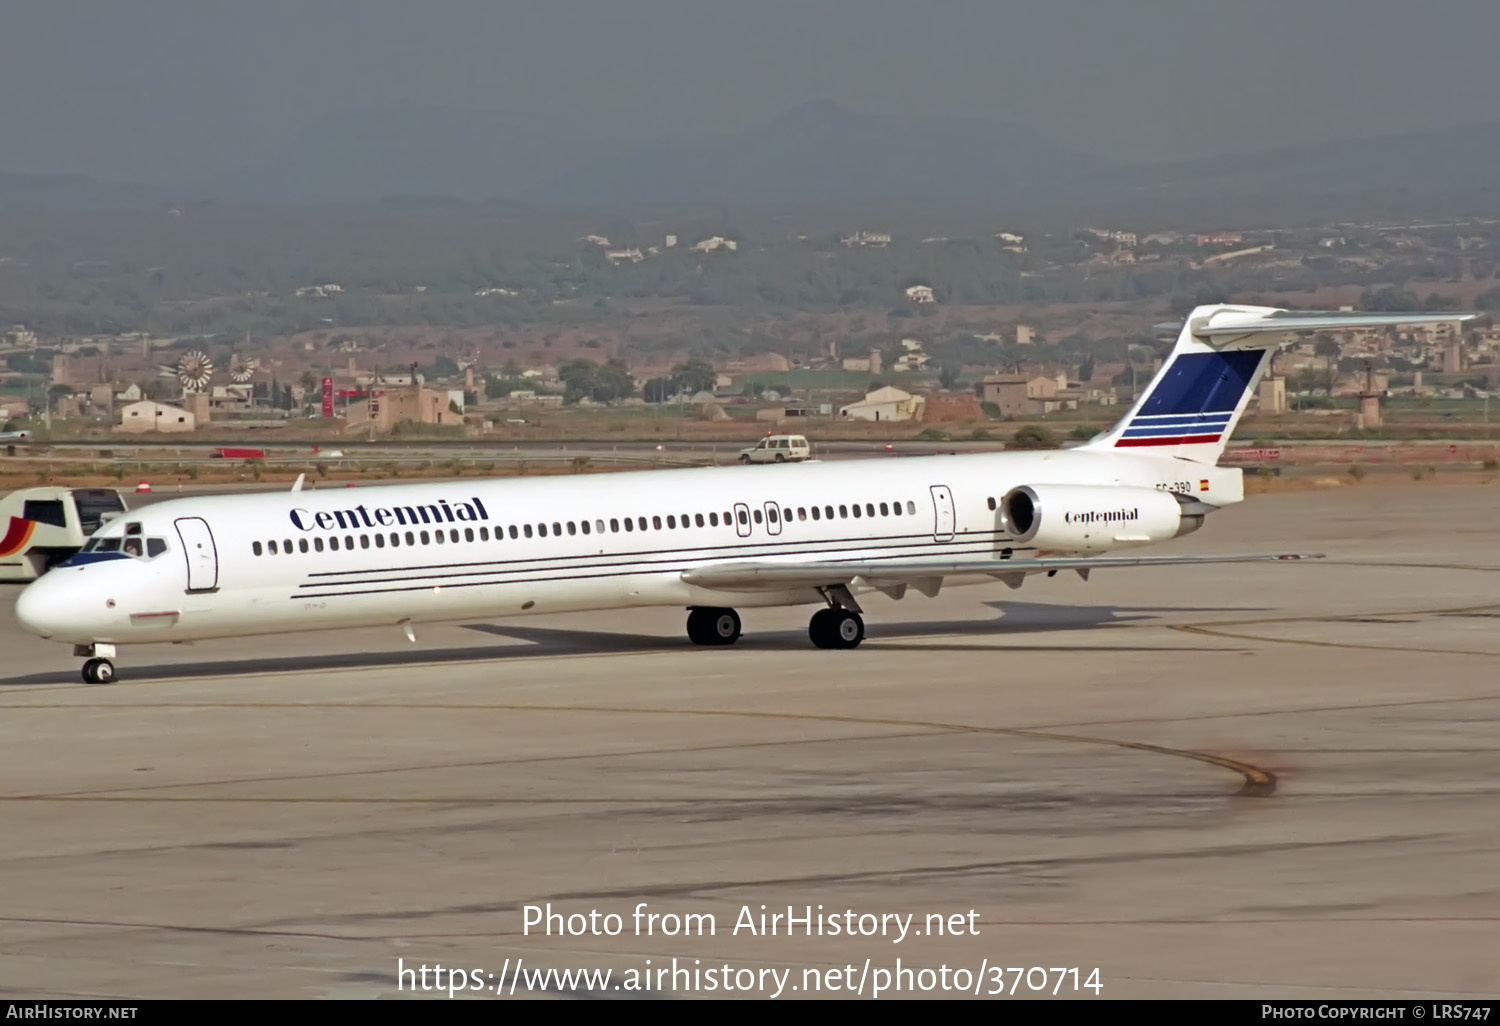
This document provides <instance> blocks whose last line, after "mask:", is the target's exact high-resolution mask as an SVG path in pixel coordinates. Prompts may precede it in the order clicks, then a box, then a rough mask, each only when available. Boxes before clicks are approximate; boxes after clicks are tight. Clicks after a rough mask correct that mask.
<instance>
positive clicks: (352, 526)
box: [287, 495, 490, 531]
mask: <svg viewBox="0 0 1500 1026" xmlns="http://www.w3.org/2000/svg"><path fill="white" fill-rule="evenodd" d="M287 515H288V516H289V517H290V518H291V521H292V526H294V527H296V528H297V530H299V531H319V530H321V531H350V530H358V529H359V528H362V527H398V526H399V527H420V526H422V525H424V524H453V523H460V522H466V521H479V520H488V519H489V518H490V514H489V510H487V509H485V508H484V503H482V502H480V501H479V496H477V495H475V496H471V497H470V498H469V499H468V501H463V500H455V501H453V502H449V501H448V500H447V499H439V500H437V502H435V503H431V502H429V503H423V504H421V505H408V506H366V505H365V504H363V503H361V504H360V505H358V506H353V507H350V508H346V509H335V510H322V511H320V512H317V513H314V512H312V511H311V510H306V509H301V508H296V509H293V510H291V511H290V512H289V513H288V514H287Z"/></svg>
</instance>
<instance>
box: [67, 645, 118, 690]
mask: <svg viewBox="0 0 1500 1026" xmlns="http://www.w3.org/2000/svg"><path fill="white" fill-rule="evenodd" d="M73 654H74V655H75V656H85V657H87V660H88V661H87V662H85V663H84V664H83V682H84V683H85V684H113V683H114V682H115V680H116V677H115V664H114V658H115V646H113V645H74V646H73Z"/></svg>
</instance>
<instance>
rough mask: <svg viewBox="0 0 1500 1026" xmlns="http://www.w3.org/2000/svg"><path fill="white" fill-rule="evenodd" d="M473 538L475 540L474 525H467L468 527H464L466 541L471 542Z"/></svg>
mask: <svg viewBox="0 0 1500 1026" xmlns="http://www.w3.org/2000/svg"><path fill="white" fill-rule="evenodd" d="M473 540H474V528H472V527H466V528H464V541H466V542H471V541H473Z"/></svg>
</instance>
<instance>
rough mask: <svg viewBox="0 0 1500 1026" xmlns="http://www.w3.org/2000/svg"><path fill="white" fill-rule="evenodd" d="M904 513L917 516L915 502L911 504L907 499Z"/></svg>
mask: <svg viewBox="0 0 1500 1026" xmlns="http://www.w3.org/2000/svg"><path fill="white" fill-rule="evenodd" d="M906 512H907V513H909V514H911V515H912V516H916V515H917V504H916V503H915V502H912V501H911V500H910V499H907V500H906Z"/></svg>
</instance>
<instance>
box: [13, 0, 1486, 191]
mask: <svg viewBox="0 0 1500 1026" xmlns="http://www.w3.org/2000/svg"><path fill="white" fill-rule="evenodd" d="M1497 40H1500V2H1497V0H1421V2H1418V0H1092V2H1083V0H1027V2H1024V3H1012V2H1007V0H972V2H962V0H926V2H923V3H912V2H910V0H902V2H891V0H801V2H793V0H737V2H734V3H728V2H724V0H615V2H581V0H529V2H524V3H516V2H510V0H488V2H468V3H459V2H443V0H424V2H417V0H411V2H405V3H396V2H389V0H349V2H332V0H236V2H233V3H224V2H218V0H186V2H168V0H123V2H104V3H83V2H75V0H7V2H6V3H5V4H4V6H3V8H0V169H4V170H11V171H35V172H65V171H66V172H81V173H87V174H93V175H98V176H101V177H108V178H117V179H125V180H140V181H161V180H181V179H188V178H193V177H197V176H200V175H205V174H208V173H211V172H214V171H217V170H221V169H227V168H233V167H239V166H243V165H246V164H250V163H252V162H254V161H256V160H257V159H258V158H261V157H265V156H268V155H271V154H273V153H274V152H276V151H277V150H279V149H280V148H281V147H283V146H284V145H285V144H286V143H287V141H288V140H289V139H290V137H291V136H292V135H293V134H295V133H296V132H297V131H298V130H299V129H302V128H304V127H306V126H307V125H308V124H310V123H312V122H314V121H316V120H317V119H319V118H321V117H325V116H328V115H332V114H336V113H338V112H339V111H341V110H346V109H350V108H357V107H370V106H382V105H390V104H403V105H406V104H411V105H434V104H435V105H440V106H444V107H452V108H482V109H503V110H513V111H521V112H529V113H535V114H539V115H543V116H546V117H548V118H552V119H556V120H558V121H560V122H563V123H566V124H569V125H575V126H577V127H578V129H579V130H580V131H584V132H588V133H609V134H611V135H613V134H632V133H649V134H654V135H670V134H677V133H693V132H702V131H715V130H720V131H732V130H738V129H741V128H744V127H746V126H748V125H751V124H753V123H754V122H756V121H759V120H761V119H764V118H766V117H769V116H771V115H773V114H775V113H777V112H778V111H780V110H782V109H784V108H786V107H788V106H791V105H792V104H795V103H798V102H801V101H803V100H808V99H815V98H827V99H832V100H835V101H838V102H840V103H843V104H846V105H848V106H850V107H852V108H855V109H857V110H861V111H866V112H870V113H885V114H897V115H910V116H917V115H922V114H926V113H939V112H940V113H947V114H955V115H965V116H978V117H988V118H994V119H998V120H1013V121H1020V122H1025V123H1028V124H1031V125H1033V126H1034V127H1036V128H1037V129H1039V130H1040V131H1042V132H1043V133H1044V134H1046V135H1048V136H1050V137H1052V138H1053V139H1055V140H1057V141H1059V142H1061V143H1064V144H1067V145H1070V146H1072V147H1075V148H1077V149H1081V150H1085V151H1088V152H1091V153H1095V154H1098V155H1101V156H1104V157H1109V158H1113V159H1118V160H1148V159H1153V158H1159V159H1167V158H1176V157H1192V156H1206V155H1209V154H1214V153H1223V152H1227V151H1234V150H1246V149H1256V148H1263V147H1267V146H1274V145H1279V144H1286V143H1299V142H1308V141H1313V140H1316V139H1319V138H1329V137H1333V138H1355V137H1360V136H1370V135H1384V134H1391V133H1394V132H1404V131H1411V130H1419V129H1421V128H1423V127H1432V128H1444V127H1450V126H1454V125H1462V124H1477V123H1482V122H1493V121H1496V120H1500V110H1497V103H1496V101H1497V99H1500V59H1497V57H1496V45H1497Z"/></svg>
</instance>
